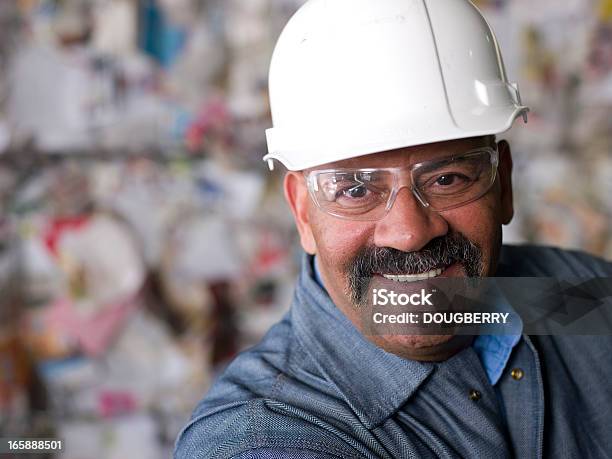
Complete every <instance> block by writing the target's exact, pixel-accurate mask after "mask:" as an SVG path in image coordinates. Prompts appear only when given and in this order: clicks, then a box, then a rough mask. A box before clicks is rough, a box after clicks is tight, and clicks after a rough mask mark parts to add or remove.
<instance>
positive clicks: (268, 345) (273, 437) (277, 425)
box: [174, 319, 357, 459]
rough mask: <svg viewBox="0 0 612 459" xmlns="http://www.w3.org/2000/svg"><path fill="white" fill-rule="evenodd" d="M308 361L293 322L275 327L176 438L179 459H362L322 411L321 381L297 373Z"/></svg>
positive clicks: (223, 379) (240, 359) (230, 368)
mask: <svg viewBox="0 0 612 459" xmlns="http://www.w3.org/2000/svg"><path fill="white" fill-rule="evenodd" d="M298 360H299V361H300V362H299V364H298V363H297V362H296V361H298ZM303 360H304V353H303V352H301V350H300V348H299V346H298V344H297V343H296V340H295V338H294V337H293V335H292V331H291V323H290V321H289V320H288V319H285V320H283V321H282V322H281V323H279V324H277V325H275V326H274V327H273V328H272V329H271V330H270V332H268V334H267V335H266V337H265V338H264V339H263V340H262V342H261V343H259V344H258V345H257V346H255V347H254V348H252V349H250V350H248V351H246V352H243V353H241V354H240V355H239V356H238V357H236V359H234V361H233V362H232V363H231V364H230V365H229V366H228V368H227V369H226V370H225V372H224V373H223V374H222V375H221V376H220V377H219V379H218V380H217V381H216V382H215V384H214V385H213V387H212V388H211V390H210V391H209V392H208V394H207V395H206V396H205V397H204V399H203V400H202V401H201V402H200V403H199V404H198V406H197V407H196V409H195V410H194V412H193V415H192V417H191V420H190V421H189V423H188V424H187V425H186V426H185V427H184V428H183V430H182V431H181V433H180V434H179V436H178V438H177V441H176V444H175V450H174V458H175V459H193V458H202V459H204V458H214V459H224V458H228V459H229V458H239V459H245V458H252V459H266V458H270V459H272V458H273V459H288V458H300V459H302V458H303V459H308V458H312V459H323V458H342V457H357V455H355V454H353V453H354V451H351V450H350V448H348V447H345V446H344V445H343V444H342V442H341V441H338V438H339V437H338V435H336V434H335V433H334V430H335V428H334V426H332V425H331V424H329V422H328V421H329V420H328V419H325V418H324V417H321V416H320V415H319V413H317V408H316V405H317V403H318V402H319V401H320V400H321V398H325V397H328V398H332V397H331V396H330V394H327V395H326V392H327V391H326V387H325V385H326V382H325V381H324V380H322V379H321V380H319V378H317V377H316V376H315V375H313V374H310V373H306V374H305V375H301V374H299V370H296V367H298V366H299V367H301V366H303V365H304V361H303ZM347 454H348V456H347Z"/></svg>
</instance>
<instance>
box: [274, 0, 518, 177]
mask: <svg viewBox="0 0 612 459" xmlns="http://www.w3.org/2000/svg"><path fill="white" fill-rule="evenodd" d="M269 83H270V104H271V109H272V121H273V126H274V127H272V128H271V129H268V130H267V132H266V135H267V140H268V155H266V156H265V157H264V160H266V161H269V165H270V167H271V168H272V167H273V160H275V159H276V160H278V161H280V162H281V163H283V165H284V166H285V167H287V168H288V169H289V170H303V169H308V168H310V167H315V166H319V165H323V164H327V163H330V162H335V161H340V160H343V159H348V158H353V157H356V156H362V155H366V154H370V153H376V152H381V151H388V150H394V149H398V148H404V147H409V146H413V145H421V144H427V143H433V142H440V141H445V140H452V139H462V138H467V137H478V136H485V135H492V134H500V133H502V132H505V131H507V130H508V129H510V127H511V126H512V123H513V122H514V120H515V119H516V118H517V117H518V116H520V115H523V116H524V118H525V121H527V112H528V111H529V109H528V108H527V107H525V106H523V105H522V103H521V98H520V94H519V90H518V86H517V85H516V84H513V83H509V82H508V78H507V76H506V71H505V68H504V63H503V60H502V56H501V52H500V49H499V46H498V43H497V40H496V38H495V35H494V33H493V31H492V30H491V28H490V27H489V25H488V24H487V22H486V20H485V18H484V17H483V15H482V14H481V13H480V11H479V10H478V9H477V8H476V7H475V6H474V5H473V4H472V3H470V2H469V1H468V0H310V1H308V2H307V3H306V4H305V5H304V6H302V8H301V9H300V10H299V11H298V12H297V13H296V14H295V15H294V16H293V18H292V19H291V20H290V21H289V23H288V24H287V26H286V27H285V29H284V31H283V33H282V34H281V36H280V38H279V40H278V43H277V45H276V49H275V50H274V55H273V57H272V63H271V66H270V81H269Z"/></svg>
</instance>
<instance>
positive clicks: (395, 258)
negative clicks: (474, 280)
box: [345, 233, 483, 305]
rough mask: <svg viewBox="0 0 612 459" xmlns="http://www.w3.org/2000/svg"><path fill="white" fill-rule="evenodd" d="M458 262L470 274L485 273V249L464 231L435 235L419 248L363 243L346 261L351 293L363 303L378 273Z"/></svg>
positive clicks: (410, 271)
mask: <svg viewBox="0 0 612 459" xmlns="http://www.w3.org/2000/svg"><path fill="white" fill-rule="evenodd" d="M455 263H459V264H461V265H462V266H463V268H464V269H465V271H466V274H467V276H468V277H480V276H481V275H482V272H483V269H482V250H481V249H480V247H479V246H478V245H477V244H475V243H474V242H472V241H470V240H469V239H468V238H466V237H465V236H464V235H463V234H461V233H453V234H447V235H445V236H442V237H438V238H435V239H432V240H431V241H430V242H429V243H428V244H427V245H426V246H425V247H423V248H422V249H421V250H419V251H418V252H403V251H401V250H397V249H393V248H389V247H364V248H363V249H361V250H360V251H359V252H358V253H357V255H355V257H353V259H352V260H351V261H350V262H349V263H348V264H347V265H346V267H345V272H346V275H347V278H348V289H349V291H348V292H347V293H348V295H349V296H350V297H351V300H352V301H353V304H357V305H359V304H362V302H363V300H364V297H365V293H366V290H367V287H368V285H369V283H370V279H371V278H372V276H373V275H375V274H391V275H398V274H419V273H423V272H427V271H432V270H434V269H437V268H443V267H447V266H450V265H452V264H455Z"/></svg>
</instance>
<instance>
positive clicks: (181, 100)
mask: <svg viewBox="0 0 612 459" xmlns="http://www.w3.org/2000/svg"><path fill="white" fill-rule="evenodd" d="M302 3H303V1H302V0H4V1H2V2H0V206H1V209H2V212H1V213H0V288H1V289H2V295H0V436H3V437H7V436H13V437H18V436H37V437H43V438H49V437H58V438H62V439H63V440H64V441H65V447H66V448H65V452H64V453H63V454H62V456H61V457H65V458H74V459H77V458H78V459H90V458H91V459H107V458H125V457H147V458H152V459H155V458H162V457H169V455H170V454H171V450H172V444H173V441H174V439H175V438H176V435H177V433H178V431H179V430H180V428H181V427H182V425H183V424H184V423H185V422H186V420H187V418H188V417H189V414H190V412H191V410H192V409H193V407H194V406H195V404H196V403H197V401H198V400H199V399H200V398H201V397H202V395H203V394H204V393H205V391H206V389H207V387H209V385H210V383H211V381H212V380H213V379H214V377H215V374H217V372H218V371H219V370H220V369H222V368H223V367H224V365H226V364H227V362H228V360H229V359H231V358H232V357H233V356H234V355H235V354H236V353H237V352H239V351H240V350H241V349H244V348H245V347H247V346H250V345H252V344H254V343H256V342H257V340H258V339H259V338H260V337H261V336H262V335H263V334H264V333H265V332H266V330H267V329H268V328H269V327H270V326H271V325H272V324H273V323H275V322H276V321H278V320H279V319H280V318H281V317H282V316H283V314H284V313H285V312H286V311H287V308H288V305H289V302H290V300H291V296H292V288H293V283H294V281H295V276H296V273H297V265H298V261H299V259H300V254H301V251H300V247H299V240H298V238H297V236H296V233H295V230H294V227H293V221H292V218H291V215H290V213H289V210H288V208H287V207H286V205H285V204H284V200H283V197H282V191H281V186H280V185H281V181H282V176H283V173H282V171H280V170H277V171H274V172H270V171H269V170H268V169H267V167H266V165H265V164H264V163H263V162H262V161H261V158H262V156H263V155H264V154H265V152H266V144H265V135H264V130H265V129H266V128H267V127H270V125H271V121H270V118H269V106H268V101H267V92H266V91H267V68H268V65H269V62H270V57H271V53H272V49H273V46H274V43H275V40H276V38H277V37H278V35H279V33H280V31H281V30H282V27H283V25H284V24H285V22H286V21H287V20H288V18H289V17H290V16H291V14H292V13H293V12H294V11H295V10H296V9H297V8H298V7H299V6H300V5H301V4H302ZM476 3H477V4H478V6H480V7H481V8H482V9H483V11H484V12H485V15H486V16H487V19H488V20H489V21H490V22H491V24H492V26H493V28H494V29H495V30H496V32H497V34H498V39H499V41H500V43H501V46H502V50H503V51H504V58H505V63H506V67H507V69H508V73H509V75H510V76H511V79H512V80H513V81H519V82H520V85H521V91H522V94H523V99H524V100H523V101H524V102H525V103H526V104H527V105H529V106H530V107H531V108H532V111H531V113H530V116H529V122H528V124H523V123H522V122H521V121H519V122H517V124H516V125H515V128H514V129H513V130H512V131H510V132H509V133H508V134H507V135H506V136H505V138H507V139H508V140H509V141H510V144H511V146H512V150H513V155H514V162H515V165H514V166H515V173H514V182H515V207H516V216H515V219H514V221H513V223H512V224H511V225H510V226H509V227H507V228H506V230H505V235H504V237H505V241H506V242H507V243H525V242H530V243H539V244H548V245H557V246H562V247H566V248H576V249H580V250H585V251H588V252H590V253H594V254H597V255H600V256H603V257H607V258H612V228H611V227H612V225H610V223H611V221H612V200H611V199H610V197H611V196H612V1H610V0H572V1H566V2H562V4H560V3H559V2H558V1H553V0H540V1H538V2H536V3H533V2H529V1H527V0H487V1H485V0H481V1H478V2H476Z"/></svg>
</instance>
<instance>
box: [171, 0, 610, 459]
mask: <svg viewBox="0 0 612 459" xmlns="http://www.w3.org/2000/svg"><path fill="white" fill-rule="evenodd" d="M270 97H271V107H272V115H273V122H274V127H273V128H272V129H270V130H269V131H268V133H267V134H268V147H269V154H268V155H267V156H266V157H265V159H266V160H267V161H268V162H269V163H270V165H271V166H272V165H273V162H274V160H276V161H279V162H281V163H282V164H283V165H284V166H285V167H286V168H287V169H288V171H287V174H286V176H285V182H284V190H285V196H286V199H287V202H288V204H289V206H290V208H291V210H292V212H293V215H294V218H295V222H296V226H297V229H298V231H299V234H300V241H301V245H302V247H303V249H304V252H305V255H304V258H303V262H302V270H301V274H300V278H299V280H298V284H297V286H296V290H295V297H294V301H293V304H292V306H291V310H290V312H289V313H288V314H287V315H286V317H285V318H284V320H283V321H282V322H280V323H279V324H277V325H276V326H274V327H273V328H272V329H271V330H270V332H269V333H268V334H267V335H266V337H265V338H264V339H263V341H262V342H261V343H260V344H259V345H258V346H256V347H254V348H253V349H251V350H249V351H247V352H245V353H243V354H241V355H240V356H239V357H238V358H237V359H236V360H235V361H234V362H233V363H232V364H231V365H230V366H229V368H228V369H227V370H226V371H225V373H224V374H223V375H222V376H221V377H220V378H219V379H218V381H217V382H216V383H215V385H214V387H213V388H212V389H211V390H210V392H209V393H208V394H207V395H206V397H205V398H204V399H203V401H202V402H201V403H200V404H199V405H198V407H197V408H196V410H195V412H194V414H193V417H192V419H191V421H190V422H189V424H188V425H187V426H186V427H185V428H184V430H183V431H182V432H181V434H180V436H179V438H178V440H177V444H176V450H175V457H176V458H180V459H187V458H214V459H219V458H241V459H246V458H258V459H272V458H274V459H276V458H405V457H406V458H407V457H604V456H605V455H606V454H610V453H611V452H612V436H610V431H609V426H610V425H611V424H612V411H611V410H610V405H611V401H612V386H611V385H610V384H609V380H610V378H612V361H611V360H610V358H609V355H610V352H611V351H612V340H611V339H610V337H609V336H597V337H595V336H531V337H530V336H528V335H527V334H523V333H522V330H521V329H520V327H522V324H519V329H513V330H514V332H513V333H512V334H500V335H484V334H479V335H476V336H472V335H469V334H459V333H453V332H446V333H442V332H441V333H429V334H428V333H404V334H402V333H372V332H371V330H370V329H369V328H368V327H367V324H366V323H365V322H366V321H364V314H363V311H364V309H365V308H366V303H367V302H368V298H369V295H370V293H371V289H372V287H373V286H376V285H391V286H392V287H394V288H395V287H397V288H399V289H403V291H405V292H407V293H406V298H413V299H414V302H418V301H420V300H419V298H417V296H419V292H420V298H427V299H428V300H429V296H427V294H426V292H425V291H424V290H422V289H421V286H423V285H427V283H428V282H434V281H437V280H440V279H448V278H456V279H459V280H460V279H467V278H469V279H472V278H479V279H486V278H489V277H492V276H504V277H531V278H533V277H547V278H560V277H564V276H579V277H587V278H606V277H607V278H609V277H610V276H611V275H612V266H611V265H610V263H608V262H605V261H603V260H599V259H596V258H593V257H590V256H587V255H584V254H579V253H573V252H564V251H560V250H556V249H544V248H537V247H522V248H518V247H515V248H511V247H502V226H503V225H505V224H508V223H509V222H510V221H511V219H512V217H513V200H512V183H511V173H512V158H511V152H510V146H509V144H508V143H507V142H505V141H500V142H498V141H497V140H496V135H498V134H501V133H503V132H505V131H507V130H508V129H509V128H510V127H511V126H512V124H513V122H514V121H515V120H516V118H518V117H521V116H523V117H524V118H525V120H526V114H527V111H528V109H527V108H526V107H525V106H523V105H522V103H521V100H520V95H519V92H518V87H517V86H516V85H514V84H511V83H510V82H509V81H508V79H507V76H506V73H505V70H504V65H503V62H502V59H501V53H500V50H499V47H498V45H497V41H496V39H495V36H494V34H493V32H492V30H491V29H490V28H489V26H488V24H487V23H486V21H485V19H484V18H483V16H482V15H481V14H480V12H479V11H478V10H477V9H476V8H475V7H474V5H472V4H471V3H470V2H469V1H467V0H310V1H309V2H307V3H306V4H305V5H304V6H303V7H302V8H301V9H300V11H298V13H297V14H296V15H295V16H294V17H293V18H292V20H291V21H290V22H289V24H288V25H287V27H286V28H285V30H284V32H283V34H282V35H281V37H280V39H279V42H278V44H277V47H276V50H275V53H274V56H273V59H272V64H271V70H270ZM415 286H417V287H415ZM491 298H492V299H491ZM490 302H491V303H496V304H495V305H493V304H491V307H493V306H496V305H497V303H503V298H502V297H501V296H493V297H490ZM425 303H426V302H425V301H420V304H419V307H421V306H426V307H430V306H429V305H426V304H425ZM427 303H429V301H428V302H427ZM434 304H435V302H434ZM410 307H412V306H410ZM410 311H411V312H413V314H414V311H416V309H415V310H414V311H413V310H412V309H411V310H410ZM436 311H437V307H436V306H434V307H433V310H432V311H430V312H436ZM510 313H511V312H504V313H499V316H501V317H507V316H508V315H509V314H510ZM487 314H489V313H487ZM491 314H492V313H491ZM491 314H489V315H487V316H486V317H491ZM496 314H497V313H496ZM478 317H481V316H478ZM495 317H498V316H495ZM470 320H471V319H470ZM576 403H578V405H576Z"/></svg>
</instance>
